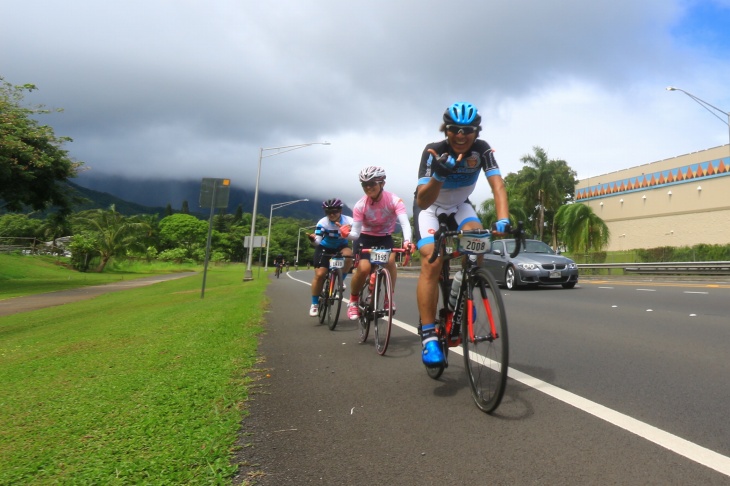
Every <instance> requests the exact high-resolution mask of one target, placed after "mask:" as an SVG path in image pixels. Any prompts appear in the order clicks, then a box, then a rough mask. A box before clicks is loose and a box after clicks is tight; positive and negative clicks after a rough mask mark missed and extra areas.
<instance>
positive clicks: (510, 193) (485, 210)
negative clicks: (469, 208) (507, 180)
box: [477, 186, 529, 228]
mask: <svg viewBox="0 0 730 486" xmlns="http://www.w3.org/2000/svg"><path fill="white" fill-rule="evenodd" d="M507 205H508V206H509V219H510V221H512V222H513V223H516V222H517V221H524V222H527V218H528V217H529V215H528V214H527V211H525V205H524V201H523V200H522V199H521V198H518V197H517V195H516V194H515V191H514V190H513V189H512V188H511V187H509V186H508V187H507ZM477 216H478V217H479V220H480V221H481V222H482V226H484V227H485V228H491V227H492V224H493V223H495V222H497V219H498V218H497V206H496V205H495V203H494V198H491V199H487V200H486V201H484V202H483V203H482V204H481V206H479V209H477Z"/></svg>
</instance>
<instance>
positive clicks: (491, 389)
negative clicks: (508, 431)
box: [418, 220, 525, 413]
mask: <svg viewBox="0 0 730 486" xmlns="http://www.w3.org/2000/svg"><path fill="white" fill-rule="evenodd" d="M506 233H509V234H510V235H512V236H513V237H514V238H515V239H516V240H517V244H515V251H514V252H513V253H512V255H511V256H512V257H513V258H514V257H515V256H517V254H518V253H519V252H520V247H522V248H524V245H525V235H524V229H523V224H522V222H519V223H518V225H517V227H516V228H514V229H512V228H510V229H508V230H507V232H506ZM493 234H496V232H495V231H493V230H488V229H481V230H480V229H477V230H467V231H463V230H449V229H448V225H447V224H446V222H445V221H444V220H441V221H440V224H439V229H438V231H437V232H436V233H435V234H434V242H435V243H434V251H433V254H432V255H431V258H430V259H429V262H430V263H433V262H434V261H435V260H436V258H438V256H439V254H441V255H442V258H443V265H442V267H441V273H440V276H439V289H440V296H441V302H442V305H441V308H440V309H439V311H438V315H437V318H436V335H437V338H438V340H439V344H440V345H441V349H442V351H443V353H444V357H445V358H446V361H445V362H444V363H443V364H441V365H439V366H436V367H426V372H427V373H428V376H430V377H431V378H433V379H438V378H439V377H440V376H441V374H442V373H443V372H444V369H446V367H448V352H449V348H452V347H457V346H461V347H462V352H463V356H464V368H465V369H466V374H467V378H468V381H469V387H470V388H471V395H472V398H473V399H474V403H476V405H477V407H479V409H480V410H482V411H483V412H486V413H491V412H493V411H494V410H495V409H496V408H497V407H498V406H499V404H500V402H501V401H502V397H503V396H504V390H505V387H506V385H507V369H508V367H509V335H508V332H507V313H506V311H505V308H504V302H503V301H502V295H501V294H500V291H499V288H498V286H497V282H496V281H495V280H494V277H492V276H491V275H490V274H489V273H488V272H487V271H486V270H485V269H483V268H481V267H480V266H479V264H478V262H477V260H478V256H479V255H481V254H484V253H486V252H488V251H489V250H490V247H491V243H490V241H489V238H490V236H491V235H493ZM454 244H456V245H457V248H456V249H454V247H453V245H454ZM456 258H461V270H460V272H461V273H460V274H459V273H457V275H456V276H455V278H453V279H452V278H451V277H450V264H451V260H453V259H456ZM459 277H461V279H460V280H461V281H460V282H459ZM452 286H455V287H454V288H453V289H452ZM418 334H419V336H422V330H421V323H420V320H419V325H418Z"/></svg>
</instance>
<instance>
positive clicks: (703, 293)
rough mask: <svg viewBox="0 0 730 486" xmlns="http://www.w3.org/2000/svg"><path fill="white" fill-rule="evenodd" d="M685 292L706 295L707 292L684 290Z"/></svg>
mask: <svg viewBox="0 0 730 486" xmlns="http://www.w3.org/2000/svg"><path fill="white" fill-rule="evenodd" d="M684 293H685V294H702V295H708V294H709V292H691V291H689V290H685V291H684Z"/></svg>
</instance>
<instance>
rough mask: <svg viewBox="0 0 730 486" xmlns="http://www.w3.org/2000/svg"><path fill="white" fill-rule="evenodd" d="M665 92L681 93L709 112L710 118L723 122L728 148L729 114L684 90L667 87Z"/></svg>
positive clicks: (729, 137)
mask: <svg viewBox="0 0 730 486" xmlns="http://www.w3.org/2000/svg"><path fill="white" fill-rule="evenodd" d="M667 91H681V92H682V93H684V94H686V95H687V96H689V97H690V98H692V99H693V100H694V101H695V102H697V104H698V105H700V106H701V107H702V108H704V109H705V110H707V111H709V112H710V113H711V114H712V116H714V117H715V118H717V119H718V120H720V121H721V122H723V123H724V124H725V125H727V129H728V132H727V133H728V147H729V148H730V113H728V112H726V111H723V110H721V109H720V108H718V107H717V106H713V105H711V104H710V103H708V102H706V101H705V100H703V99H700V98H698V97H696V96H695V95H693V94H692V93H689V92H687V91H685V90H683V89H681V88H675V87H674V86H667ZM710 108H712V110H715V111H717V112H719V113H722V114H723V115H725V116H726V117H727V121H725V120H723V119H722V118H720V117H719V116H718V115H717V113H715V111H712V110H711V109H710Z"/></svg>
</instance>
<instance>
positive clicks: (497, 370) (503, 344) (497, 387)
mask: <svg viewBox="0 0 730 486" xmlns="http://www.w3.org/2000/svg"><path fill="white" fill-rule="evenodd" d="M470 287H471V290H472V295H473V296H474V299H475V302H474V306H475V307H476V309H477V310H476V314H477V318H478V319H477V323H475V326H476V330H475V333H476V334H478V335H481V336H486V335H487V334H485V333H486V332H487V331H486V330H483V329H482V326H483V325H486V326H488V325H489V323H488V321H487V319H486V315H487V312H486V308H485V307H484V305H483V301H482V295H481V292H484V293H485V294H486V296H487V300H488V301H489V302H491V306H490V308H491V310H492V315H493V317H494V319H495V326H496V327H497V333H498V335H499V337H498V338H497V339H496V340H493V341H491V342H489V341H482V342H480V343H473V342H471V341H470V340H469V326H468V322H467V318H468V316H467V315H466V314H467V310H466V309H467V307H466V306H465V307H464V309H465V310H464V315H463V319H462V326H461V343H462V347H463V350H464V368H465V369H466V374H467V378H468V380H469V387H470V388H471V394H472V398H473V399H474V403H475V404H476V406H477V407H478V408H479V409H480V410H481V411H483V412H486V413H492V412H493V411H494V410H496V409H497V407H498V406H499V404H500V403H501V402H502V397H503V396H504V391H505V388H506V387H507V371H508V369H509V334H508V332H507V313H506V311H505V308H504V301H503V300H502V295H501V293H500V291H499V287H498V286H497V282H496V281H495V280H494V277H492V276H491V275H490V274H489V273H488V272H487V271H486V270H484V269H483V268H480V269H477V270H476V271H475V272H474V274H473V276H472V277H471V281H470ZM465 291H466V290H465ZM462 298H464V299H466V295H462ZM485 351H486V352H485ZM485 358H486V359H488V360H490V362H491V365H490V364H489V363H486V362H485V361H486V359H485Z"/></svg>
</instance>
